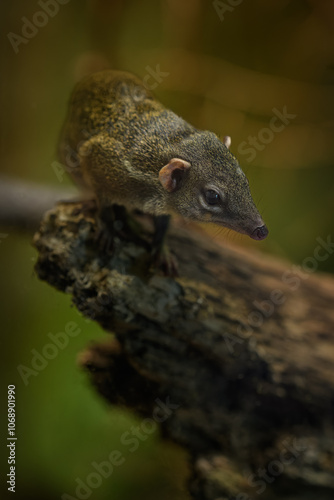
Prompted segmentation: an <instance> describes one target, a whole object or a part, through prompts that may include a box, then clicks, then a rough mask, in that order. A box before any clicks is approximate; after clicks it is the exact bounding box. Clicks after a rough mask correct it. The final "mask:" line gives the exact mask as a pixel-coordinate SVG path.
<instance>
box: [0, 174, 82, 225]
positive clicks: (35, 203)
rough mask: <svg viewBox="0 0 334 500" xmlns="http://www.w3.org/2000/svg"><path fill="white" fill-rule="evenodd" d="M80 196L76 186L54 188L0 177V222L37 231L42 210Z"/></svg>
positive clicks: (0, 223)
mask: <svg viewBox="0 0 334 500" xmlns="http://www.w3.org/2000/svg"><path fill="white" fill-rule="evenodd" d="M75 197H78V190H77V189H76V188H74V187H70V186H68V187H62V188H52V187H49V186H43V185H39V184H33V183H29V182H26V181H20V180H17V179H12V178H10V177H4V176H1V177H0V226H2V227H11V228H15V229H18V230H20V231H22V230H23V231H30V232H31V231H36V230H37V229H38V226H39V224H40V222H41V219H42V216H43V214H44V213H45V212H46V210H49V209H50V208H51V207H53V206H54V204H55V203H56V202H58V201H60V200H67V199H74V198H75Z"/></svg>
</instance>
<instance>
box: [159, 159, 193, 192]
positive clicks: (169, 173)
mask: <svg viewBox="0 0 334 500" xmlns="http://www.w3.org/2000/svg"><path fill="white" fill-rule="evenodd" d="M189 168H190V163H188V162H187V161H185V160H180V158H172V159H171V160H170V162H169V163H167V165H165V166H164V167H162V169H161V170H160V172H159V181H160V182H161V184H162V185H163V187H164V188H165V189H166V191H168V192H169V193H172V192H173V191H176V190H177V189H178V188H179V187H180V184H181V181H182V179H183V177H184V174H185V173H186V172H187V170H189Z"/></svg>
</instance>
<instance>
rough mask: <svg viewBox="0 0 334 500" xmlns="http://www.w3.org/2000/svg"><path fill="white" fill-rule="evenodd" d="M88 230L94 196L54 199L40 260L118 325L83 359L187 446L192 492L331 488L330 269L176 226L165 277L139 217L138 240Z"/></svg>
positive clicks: (206, 497)
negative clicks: (325, 272)
mask: <svg viewBox="0 0 334 500" xmlns="http://www.w3.org/2000/svg"><path fill="white" fill-rule="evenodd" d="M145 220H146V219H142V222H144V223H145ZM116 226H117V225H116ZM120 226H121V224H118V226H117V227H118V228H119V227H120ZM95 235H96V208H95V206H94V204H91V203H87V202H83V203H66V204H59V205H57V206H56V207H55V208H54V209H52V210H50V211H49V212H47V213H46V215H45V217H44V219H43V221H42V224H41V227H40V229H39V232H38V233H37V234H36V235H35V238H34V242H35V246H36V248H37V249H38V251H39V257H38V262H37V264H36V271H37V273H38V275H39V276H40V278H41V279H44V280H46V281H48V282H49V283H50V284H51V285H53V286H55V287H56V288H58V289H59V290H62V291H64V292H66V293H69V294H71V295H72V298H73V302H74V304H75V305H76V306H77V308H78V309H79V310H80V311H81V312H82V313H83V314H84V315H85V316H87V317H89V318H93V319H94V320H96V321H97V322H98V323H99V324H100V325H102V327H103V328H104V329H105V330H107V331H108V332H111V333H112V334H113V335H112V336H111V338H110V342H108V343H104V344H95V345H93V346H91V347H89V348H88V349H87V351H86V352H84V353H82V354H81V356H80V363H81V365H82V366H83V367H84V368H85V369H86V370H87V371H88V373H89V376H90V379H91V381H92V383H93V384H94V386H95V387H96V390H97V391H98V392H99V393H100V394H101V395H102V396H103V397H104V398H105V399H106V400H107V401H109V402H110V404H114V405H115V404H116V405H122V406H126V407H129V408H131V409H133V410H134V411H135V412H137V413H139V414H140V415H142V416H144V417H148V418H155V419H156V421H159V422H161V423H160V426H161V430H162V434H163V436H164V437H165V438H168V439H171V440H173V441H174V442H176V443H179V444H180V445H181V446H183V447H184V448H186V449H187V450H188V451H189V456H190V458H191V460H190V463H191V476H190V479H189V492H190V494H191V496H192V498H194V499H197V500H222V499H238V500H246V499H248V498H258V496H259V495H261V498H263V499H281V498H284V499H298V500H299V499H300V500H301V499H303V500H305V499H324V500H325V499H328V500H329V499H330V498H333V495H334V456H333V450H334V412H333V409H334V344H333V340H334V330H333V325H334V308H333V304H334V280H333V279H332V278H330V277H327V276H317V275H316V273H306V274H304V275H301V274H295V271H294V270H293V269H292V267H291V266H289V264H284V263H281V262H279V261H277V260H275V259H272V258H269V257H265V256H263V255H261V254H258V253H254V252H252V251H245V250H240V249H239V250H238V249H237V248H233V247H230V246H227V245H221V244H218V243H215V242H213V241H212V240H211V239H210V238H209V237H208V235H206V233H202V232H199V231H196V230H195V229H193V228H191V227H190V226H189V227H185V226H181V225H179V226H178V225H174V226H173V228H172V230H171V231H170V233H169V237H168V244H169V247H170V249H171V250H172V251H173V253H174V254H175V255H176V257H177V259H178V262H179V277H178V278H175V279H174V278H170V277H165V276H163V275H162V274H161V273H159V272H158V271H157V270H156V269H154V267H153V268H152V266H151V257H150V251H149V247H150V245H149V242H150V234H149V229H148V227H147V224H146V228H145V229H143V230H142V234H141V238H142V244H141V243H140V240H139V239H138V237H136V238H135V239H134V238H133V237H132V236H133V235H132V234H130V233H129V230H128V229H127V230H126V231H124V230H123V231H118V232H117V233H114V240H113V250H112V253H111V254H107V253H105V251H104V250H103V248H102V247H100V246H99V244H98V241H97V240H96V238H95ZM157 401H159V402H160V403H161V402H162V406H161V405H160V410H159V409H157Z"/></svg>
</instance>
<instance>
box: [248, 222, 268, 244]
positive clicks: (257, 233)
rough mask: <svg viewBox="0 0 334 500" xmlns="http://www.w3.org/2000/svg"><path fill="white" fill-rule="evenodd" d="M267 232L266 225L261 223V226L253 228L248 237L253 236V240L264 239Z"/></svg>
mask: <svg viewBox="0 0 334 500" xmlns="http://www.w3.org/2000/svg"><path fill="white" fill-rule="evenodd" d="M268 233H269V231H268V228H267V226H266V225H265V224H263V226H260V227H257V228H256V229H254V231H253V232H252V234H251V235H250V237H251V238H253V240H264V239H265V238H266V237H267V236H268Z"/></svg>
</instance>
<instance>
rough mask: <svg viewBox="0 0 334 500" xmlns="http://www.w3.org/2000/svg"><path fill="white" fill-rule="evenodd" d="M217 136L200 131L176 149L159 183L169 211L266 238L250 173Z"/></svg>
mask: <svg viewBox="0 0 334 500" xmlns="http://www.w3.org/2000/svg"><path fill="white" fill-rule="evenodd" d="M229 144H230V138H229V137H226V138H225V139H224V140H223V142H222V141H220V140H219V139H218V137H217V136H216V135H215V134H213V133H212V132H197V133H196V134H193V135H192V136H190V137H189V138H187V139H186V140H184V141H182V142H180V144H178V145H177V147H175V146H174V147H173V150H172V151H171V155H172V156H173V157H172V158H171V159H170V160H169V162H168V163H167V164H166V165H165V166H164V167H163V168H162V169H161V170H160V173H159V180H160V182H161V184H162V186H163V187H164V188H165V190H166V192H167V196H166V202H167V204H168V205H169V207H170V208H171V209H172V210H173V211H176V212H178V213H179V214H181V215H182V216H183V217H186V218H189V219H192V220H195V221H198V222H213V223H215V224H219V225H221V226H224V227H227V228H229V229H233V230H235V231H238V232H239V233H243V234H247V235H248V236H250V237H251V238H253V239H255V240H263V239H264V238H266V236H267V235H268V229H267V226H266V225H265V223H264V222H263V220H262V217H261V215H260V214H259V212H258V210H257V208H256V206H255V203H254V201H253V199H252V196H251V193H250V189H249V183H248V179H247V177H246V175H245V174H244V172H243V171H242V170H241V168H240V166H239V163H238V161H237V159H236V158H235V157H234V156H233V155H232V153H231V152H230V151H229V149H228V146H229Z"/></svg>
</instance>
